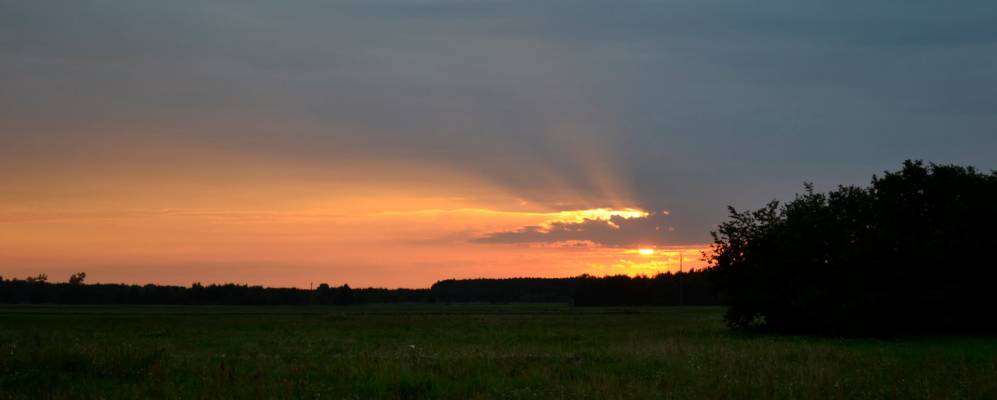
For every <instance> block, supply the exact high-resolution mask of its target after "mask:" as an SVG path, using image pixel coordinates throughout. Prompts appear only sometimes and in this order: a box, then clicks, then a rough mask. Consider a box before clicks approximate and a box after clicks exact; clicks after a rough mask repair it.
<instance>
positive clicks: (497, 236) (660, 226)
mask: <svg viewBox="0 0 997 400" xmlns="http://www.w3.org/2000/svg"><path fill="white" fill-rule="evenodd" d="M667 217H668V214H665V213H653V214H650V215H648V216H645V217H633V218H624V217H622V216H619V215H615V216H613V217H611V218H610V219H609V220H599V219H585V220H584V221H582V222H554V223H552V224H550V226H548V227H542V226H526V227H523V228H520V229H517V230H513V231H507V232H494V233H489V234H486V235H484V236H482V237H479V238H477V239H474V240H473V241H474V242H475V243H493V244H514V243H548V244H549V243H559V242H591V243H594V244H596V245H599V246H607V247H638V246H653V245H665V244H668V241H669V240H670V239H671V237H670V236H671V229H670V228H671V227H670V226H669V225H668V222H669V221H667Z"/></svg>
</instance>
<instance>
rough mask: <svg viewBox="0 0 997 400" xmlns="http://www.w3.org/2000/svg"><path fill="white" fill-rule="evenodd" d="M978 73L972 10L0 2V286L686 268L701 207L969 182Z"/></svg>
mask: <svg viewBox="0 0 997 400" xmlns="http://www.w3.org/2000/svg"><path fill="white" fill-rule="evenodd" d="M994 71H997V3H995V2H993V1H990V0H956V1H927V0H904V1H899V0H889V1H887V0H862V1H858V0H842V1H824V0H821V1H813V0H755V1H747V0H657V1H651V0H643V1H630V0H619V1H587V0H572V1H542V0H537V1H532V0H531V1H527V0H515V1H512V0H509V1H505V0H496V1H484V0H465V1H457V0H356V1H353V0H342V1H318V0H314V1H312V0H288V1H279V2H277V1H263V0H257V1H252V0H240V1H234V0H233V1H229V0H207V1H204V0H199V1H194V0H172V1H147V0H130V1H118V0H113V1H112V0H106V1H100V0H53V1H21V0H0V276H3V277H6V278H10V277H24V276H29V275H37V274H39V273H46V274H48V276H49V277H50V280H52V281H62V280H65V279H67V278H68V276H69V275H70V274H72V273H75V272H80V271H85V272H87V277H88V281H91V282H124V283H140V284H141V283H148V282H154V283H162V284H179V285H189V284H191V283H193V282H202V283H222V282H238V283H248V284H259V285H267V286H295V287H308V286H309V285H312V284H314V285H318V284H319V283H320V282H326V283H330V284H342V283H349V284H350V285H352V286H382V287H427V286H429V285H430V284H432V283H433V282H435V281H437V280H440V279H447V278H475V277H515V276H544V277H554V276H557V277H562V276H576V275H579V274H583V273H587V274H593V275H605V274H629V275H634V274H654V273H657V272H664V271H677V270H678V268H679V267H680V264H681V267H682V268H697V267H702V266H703V261H702V260H701V251H703V250H704V249H706V248H707V246H708V244H709V242H710V235H709V232H710V230H711V229H714V228H715V226H716V225H717V224H718V223H720V222H721V221H723V220H724V218H725V217H726V215H727V209H726V207H727V206H728V205H730V206H734V207H736V208H738V209H748V208H758V207H760V206H761V205H763V204H764V203H766V202H768V201H769V200H772V199H789V198H791V197H792V196H793V195H794V194H795V193H797V192H799V191H801V189H802V184H803V182H814V183H815V184H816V187H817V188H818V189H825V190H826V189H831V188H833V187H836V186H837V185H839V184H866V183H868V181H869V179H870V178H871V176H872V175H873V174H876V173H881V172H882V171H884V170H894V169H897V168H899V166H900V163H901V162H902V161H903V160H905V159H923V160H925V161H929V162H936V163H957V164H965V165H973V166H976V167H978V168H980V169H983V170H992V169H994V168H997V157H995V156H994V155H995V154H997V74H995V73H994ZM640 249H654V252H653V253H651V254H646V253H649V252H648V251H644V252H643V253H644V254H642V252H640V251H639V250H640Z"/></svg>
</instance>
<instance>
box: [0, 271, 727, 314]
mask: <svg viewBox="0 0 997 400" xmlns="http://www.w3.org/2000/svg"><path fill="white" fill-rule="evenodd" d="M85 279H86V274H75V275H73V276H72V277H71V278H70V279H69V282H67V283H50V282H48V277H47V276H45V275H39V276H36V277H30V278H26V279H9V280H3V278H2V277H0V303H8V304H173V305H309V304H314V305H353V304H371V303H408V302H426V303H428V302H434V303H534V302H553V303H570V304H574V305H578V306H622V305H680V304H689V305H693V304H699V305H704V304H718V298H717V297H716V295H715V293H716V291H715V289H714V288H713V283H712V282H711V281H710V280H709V279H708V277H707V276H706V273H705V272H703V271H693V272H684V273H681V274H670V273H666V274H659V275H656V276H654V277H644V276H638V277H629V276H607V277H601V278H597V277H593V276H588V275H583V276H579V277H574V278H509V279H448V280H444V281H440V282H437V283H435V284H434V285H433V286H432V287H430V288H429V289H384V288H351V287H350V286H349V285H342V286H329V285H328V284H324V283H323V284H321V285H319V286H318V287H317V288H315V289H313V290H308V289H295V288H268V287H263V286H249V285H237V284H224V285H201V284H197V283H195V284H194V285H192V286H190V287H184V286H165V285H153V284H148V285H125V284H85V283H84V281H85Z"/></svg>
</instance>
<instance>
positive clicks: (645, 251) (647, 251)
mask: <svg viewBox="0 0 997 400" xmlns="http://www.w3.org/2000/svg"><path fill="white" fill-rule="evenodd" d="M637 253H638V254H640V255H642V256H649V255H652V254H654V249H639V250H637Z"/></svg>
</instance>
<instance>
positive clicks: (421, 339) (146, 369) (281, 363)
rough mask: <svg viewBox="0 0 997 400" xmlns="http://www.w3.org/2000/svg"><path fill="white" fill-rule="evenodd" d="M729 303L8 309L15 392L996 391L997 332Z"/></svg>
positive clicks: (4, 363)
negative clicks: (881, 323)
mask: <svg viewBox="0 0 997 400" xmlns="http://www.w3.org/2000/svg"><path fill="white" fill-rule="evenodd" d="M721 314H722V310H721V309H719V308H707V307H704V308H697V307H690V308H628V309H575V308H571V307H567V306H562V305H508V306H505V305H499V306H490V305H452V306H445V305H384V306H365V307H315V308H312V307H302V308H294V307H273V308H262V307H259V308H258V307H62V306H8V307H0V398H185V399H186V398H229V397H236V398H275V397H276V398H334V399H336V398H346V399H351V398H357V399H366V398H400V399H418V398H444V399H493V398H494V399H547V398H562V399H584V398H590V399H630V398H634V399H640V398H677V399H684V398H690V399H750V398H783V399H793V398H796V399H815V398H817V399H820V398H836V399H864V398H875V399H944V398H969V399H972V398H980V399H985V398H989V399H993V398H997V339H995V338H983V337H975V338H974V337H930V338H912V339H902V340H896V341H882V340H858V339H827V338H810V337H796V336H752V335H743V334H732V333H730V332H729V331H727V330H726V329H725V328H724V326H723V324H722V322H721Z"/></svg>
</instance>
